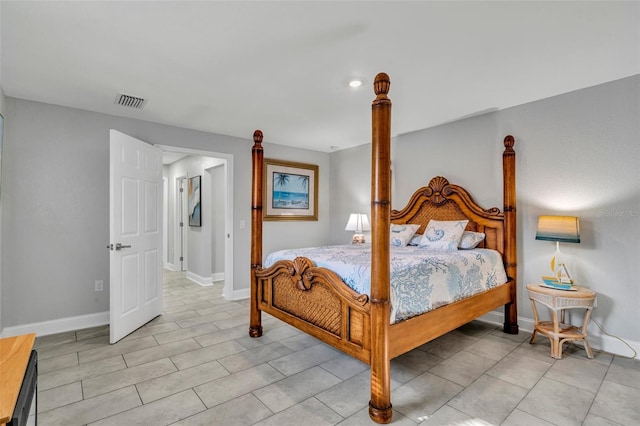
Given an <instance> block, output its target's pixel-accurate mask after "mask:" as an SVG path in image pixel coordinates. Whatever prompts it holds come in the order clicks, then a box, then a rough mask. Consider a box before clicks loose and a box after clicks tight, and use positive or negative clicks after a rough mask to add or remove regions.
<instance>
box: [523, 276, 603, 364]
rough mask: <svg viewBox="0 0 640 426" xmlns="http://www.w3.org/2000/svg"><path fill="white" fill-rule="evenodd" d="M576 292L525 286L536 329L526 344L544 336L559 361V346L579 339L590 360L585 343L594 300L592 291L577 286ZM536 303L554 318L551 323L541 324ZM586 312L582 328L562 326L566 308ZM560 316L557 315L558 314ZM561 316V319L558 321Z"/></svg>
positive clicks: (586, 343) (538, 285)
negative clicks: (542, 306) (538, 335)
mask: <svg viewBox="0 0 640 426" xmlns="http://www.w3.org/2000/svg"><path fill="white" fill-rule="evenodd" d="M576 288H577V290H576V291H566V290H556V289H553V288H548V287H544V286H541V285H540V284H527V293H528V294H529V300H530V301H531V307H532V309H533V319H534V321H535V328H534V330H533V334H532V335H531V340H529V343H531V344H533V343H534V342H535V340H536V333H540V334H542V335H544V336H547V337H548V338H549V340H550V341H551V357H552V358H556V359H561V358H562V344H563V343H564V342H566V341H569V340H582V341H583V342H584V349H585V351H586V352H587V356H588V357H589V358H593V353H592V352H591V347H590V346H589V342H588V341H587V325H588V324H589V320H590V319H591V311H592V309H593V304H594V302H595V300H596V293H595V291H593V290H589V289H586V288H584V287H578V286H576ZM536 302H538V303H541V304H543V305H545V306H547V307H548V308H549V309H550V310H551V312H552V315H553V320H552V321H540V320H539V318H538V310H537V308H536ZM578 308H579V309H585V314H584V320H583V322H582V327H576V326H574V325H571V324H565V323H564V314H565V310H567V309H578ZM558 313H560V315H558ZM558 317H560V318H558Z"/></svg>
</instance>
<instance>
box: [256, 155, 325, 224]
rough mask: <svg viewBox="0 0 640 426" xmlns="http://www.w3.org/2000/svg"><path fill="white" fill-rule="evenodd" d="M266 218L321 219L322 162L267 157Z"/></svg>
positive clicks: (265, 164)
mask: <svg viewBox="0 0 640 426" xmlns="http://www.w3.org/2000/svg"><path fill="white" fill-rule="evenodd" d="M264 166H265V167H264V182H263V183H264V187H265V188H266V191H265V199H264V206H263V208H264V220H318V166H316V165H313V164H304V163H293V162H290V161H280V160H271V159H265V160H264Z"/></svg>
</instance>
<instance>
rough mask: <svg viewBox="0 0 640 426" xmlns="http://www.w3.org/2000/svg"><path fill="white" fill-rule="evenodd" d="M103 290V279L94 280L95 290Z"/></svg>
mask: <svg viewBox="0 0 640 426" xmlns="http://www.w3.org/2000/svg"><path fill="white" fill-rule="evenodd" d="M102 290H104V281H102V280H96V291H102Z"/></svg>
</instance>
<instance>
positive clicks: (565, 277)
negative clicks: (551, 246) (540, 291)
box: [542, 247, 573, 290]
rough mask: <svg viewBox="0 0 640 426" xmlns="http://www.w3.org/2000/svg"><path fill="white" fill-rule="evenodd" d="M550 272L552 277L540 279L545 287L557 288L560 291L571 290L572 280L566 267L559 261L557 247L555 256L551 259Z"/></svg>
mask: <svg viewBox="0 0 640 426" xmlns="http://www.w3.org/2000/svg"><path fill="white" fill-rule="evenodd" d="M551 270H552V271H553V274H554V276H552V277H545V276H543V277H542V280H543V281H544V283H545V284H546V285H547V287H552V288H558V289H560V290H572V287H573V279H572V278H571V275H570V274H569V270H568V269H567V266H566V265H565V264H564V263H563V262H561V261H560V250H559V248H558V247H557V248H556V254H555V256H553V258H552V259H551Z"/></svg>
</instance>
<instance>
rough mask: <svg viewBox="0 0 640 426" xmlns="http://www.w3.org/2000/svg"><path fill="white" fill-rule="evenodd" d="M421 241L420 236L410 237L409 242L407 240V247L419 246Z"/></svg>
mask: <svg viewBox="0 0 640 426" xmlns="http://www.w3.org/2000/svg"><path fill="white" fill-rule="evenodd" d="M421 239H422V234H416V235H414V236H413V237H411V240H409V244H407V245H409V246H419V245H420V240H421Z"/></svg>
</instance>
